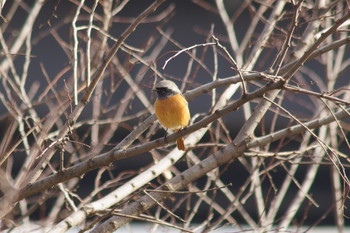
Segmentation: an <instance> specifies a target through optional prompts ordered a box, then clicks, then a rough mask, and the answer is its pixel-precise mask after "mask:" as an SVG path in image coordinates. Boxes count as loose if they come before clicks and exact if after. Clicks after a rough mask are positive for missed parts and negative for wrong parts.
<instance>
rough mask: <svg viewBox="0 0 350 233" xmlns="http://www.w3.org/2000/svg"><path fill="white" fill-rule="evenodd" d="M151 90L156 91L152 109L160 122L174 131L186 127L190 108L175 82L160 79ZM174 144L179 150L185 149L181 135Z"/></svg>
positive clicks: (189, 116)
mask: <svg viewBox="0 0 350 233" xmlns="http://www.w3.org/2000/svg"><path fill="white" fill-rule="evenodd" d="M153 91H155V92H156V93H157V99H156V101H155V103H154V111H155V114H156V116H157V118H158V121H159V122H160V124H161V125H162V126H163V127H164V128H165V129H172V130H174V131H175V132H177V131H179V130H181V129H183V128H184V127H186V126H187V125H188V123H189V121H190V118H191V115H190V110H189V108H188V102H187V100H186V99H185V97H184V96H183V95H182V93H181V91H180V90H179V88H178V87H177V86H176V84H175V83H174V82H172V81H170V80H162V81H160V82H158V83H156V85H155V87H154V89H153ZM176 144H177V148H178V149H179V150H183V151H184V150H186V147H185V142H184V139H183V137H180V138H178V139H177V140H176Z"/></svg>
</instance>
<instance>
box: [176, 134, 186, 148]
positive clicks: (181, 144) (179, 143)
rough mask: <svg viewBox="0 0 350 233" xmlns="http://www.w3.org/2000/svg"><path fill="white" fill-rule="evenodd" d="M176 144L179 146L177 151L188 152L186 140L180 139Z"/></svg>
mask: <svg viewBox="0 0 350 233" xmlns="http://www.w3.org/2000/svg"><path fill="white" fill-rule="evenodd" d="M176 144H177V149H179V150H186V147H185V142H184V138H183V137H181V138H178V139H177V140H176Z"/></svg>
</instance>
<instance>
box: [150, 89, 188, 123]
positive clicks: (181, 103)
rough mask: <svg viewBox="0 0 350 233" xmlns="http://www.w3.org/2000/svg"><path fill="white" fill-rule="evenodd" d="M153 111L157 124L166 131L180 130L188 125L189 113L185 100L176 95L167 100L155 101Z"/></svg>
mask: <svg viewBox="0 0 350 233" xmlns="http://www.w3.org/2000/svg"><path fill="white" fill-rule="evenodd" d="M154 111H155V113H156V115H157V118H158V120H159V122H160V123H161V124H162V125H163V126H164V127H165V128H167V129H181V128H183V127H185V126H187V125H188V122H189V120H190V111H189V109H188V103H187V101H186V99H185V98H184V97H183V96H182V95H180V94H178V95H174V96H171V97H169V98H167V99H164V100H161V99H157V100H156V102H155V103H154Z"/></svg>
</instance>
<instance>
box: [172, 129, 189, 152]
mask: <svg viewBox="0 0 350 233" xmlns="http://www.w3.org/2000/svg"><path fill="white" fill-rule="evenodd" d="M180 130H181V128H180V129H175V130H174V131H175V132H179V131H180ZM176 145H177V149H179V150H186V147H185V141H184V138H183V137H180V138H178V139H177V140H176Z"/></svg>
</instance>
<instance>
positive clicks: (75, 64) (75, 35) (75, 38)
mask: <svg viewBox="0 0 350 233" xmlns="http://www.w3.org/2000/svg"><path fill="white" fill-rule="evenodd" d="M84 3H85V0H81V1H80V4H79V6H78V8H77V10H76V12H75V15H74V18H73V21H72V28H73V42H74V43H73V75H74V86H73V88H74V91H73V92H74V103H75V105H77V104H78V46H79V40H78V29H77V21H78V17H79V15H80V10H81V8H82V7H83V6H84Z"/></svg>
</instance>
